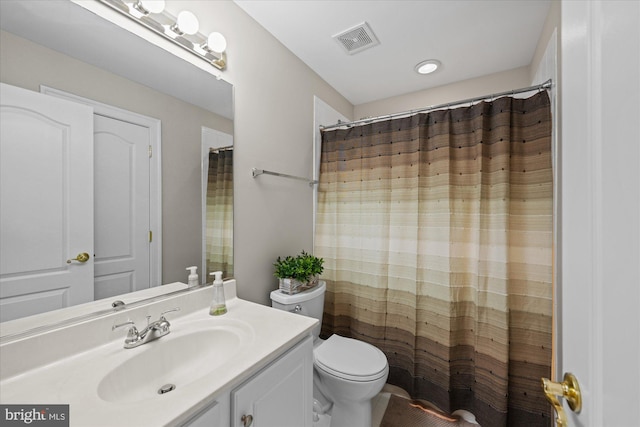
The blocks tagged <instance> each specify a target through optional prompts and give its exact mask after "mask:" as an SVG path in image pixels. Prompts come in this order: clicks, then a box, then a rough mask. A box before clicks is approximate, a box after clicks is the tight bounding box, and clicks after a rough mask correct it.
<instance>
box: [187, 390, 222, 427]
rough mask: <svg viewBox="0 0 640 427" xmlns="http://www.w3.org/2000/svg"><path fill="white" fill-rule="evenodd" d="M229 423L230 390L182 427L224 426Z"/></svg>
mask: <svg viewBox="0 0 640 427" xmlns="http://www.w3.org/2000/svg"><path fill="white" fill-rule="evenodd" d="M228 425H229V392H228V391H227V392H226V393H225V394H222V395H221V396H219V397H218V398H217V399H216V400H214V401H213V402H211V403H210V404H209V405H207V406H206V407H205V408H204V409H202V410H200V412H198V413H196V414H195V415H194V416H193V417H192V418H190V419H189V420H188V421H186V422H185V423H184V424H181V426H180V427H222V426H228Z"/></svg>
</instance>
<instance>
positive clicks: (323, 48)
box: [234, 0, 551, 105]
mask: <svg viewBox="0 0 640 427" xmlns="http://www.w3.org/2000/svg"><path fill="white" fill-rule="evenodd" d="M234 1H235V3H236V4H237V5H238V6H240V7H241V8H242V9H243V10H244V11H245V12H247V13H248V14H249V15H250V16H251V17H253V19H255V20H256V21H257V22H258V23H259V24H261V25H262V26H263V27H264V28H266V29H267V31H269V32H270V33H271V34H273V35H274V36H275V37H276V38H277V39H278V40H279V41H280V42H281V43H282V44H284V45H285V46H286V47H287V48H288V49H289V50H291V51H292V52H293V53H294V54H295V55H296V56H298V57H299V58H300V59H301V60H302V61H304V62H305V63H306V64H307V65H308V66H309V67H310V68H311V69H313V70H314V71H315V72H316V73H317V74H318V75H319V76H320V77H322V78H323V79H324V80H325V81H326V82H327V83H329V84H330V85H331V86H332V87H334V88H335V89H336V90H337V91H338V92H340V93H341V94H342V95H343V96H344V97H345V98H347V99H348V100H349V101H350V102H351V103H352V104H354V105H360V104H363V103H367V102H371V101H375V100H378V99H384V98H388V97H391V96H396V95H401V94H405V93H411V92H415V91H419V90H424V89H429V88H432V87H436V86H442V85H445V84H449V83H453V82H457V81H461V80H466V79H470V78H474V77H479V76H483V75H487V74H492V73H496V72H500V71H506V70H511V69H514V68H519V67H523V66H528V65H529V64H530V63H531V60H532V59H533V55H534V53H535V49H536V46H537V43H538V39H539V38H540V35H541V33H542V28H543V26H544V22H545V19H546V17H547V13H548V12H549V7H550V4H551V0H497V1H496V0H492V1H490V0H422V1H420V0H412V1H410V0H395V1H390V0H375V1H372V0H368V1H365V0H336V1H333V0H306V1H291V0H234ZM362 22H367V23H368V24H369V26H370V27H371V29H372V30H373V32H374V34H375V36H376V37H377V38H378V39H379V41H380V44H379V45H377V46H374V47H371V48H369V49H366V50H363V51H361V52H359V53H355V54H352V55H349V54H347V53H346V52H345V50H344V49H343V47H342V46H341V45H340V44H339V43H338V42H337V41H336V40H334V39H333V38H332V36H334V35H336V34H339V33H342V32H343V31H345V30H348V29H350V28H351V27H354V26H356V25H359V24H361V23H362ZM426 59H437V60H439V61H440V62H441V63H442V66H441V68H440V69H438V70H437V71H436V72H435V73H433V74H429V75H419V74H417V73H416V72H415V71H414V67H415V66H416V65H417V64H418V63H419V62H421V61H423V60H426Z"/></svg>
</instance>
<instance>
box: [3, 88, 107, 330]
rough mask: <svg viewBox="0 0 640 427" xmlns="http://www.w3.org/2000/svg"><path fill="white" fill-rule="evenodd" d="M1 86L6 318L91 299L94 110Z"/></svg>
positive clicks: (4, 296) (4, 312)
mask: <svg viewBox="0 0 640 427" xmlns="http://www.w3.org/2000/svg"><path fill="white" fill-rule="evenodd" d="M0 85H1V86H0V104H1V107H0V108H1V110H0V111H1V112H0V114H1V115H0V132H1V135H0V143H1V146H0V174H1V176H0V201H1V203H0V230H1V237H0V308H1V309H0V320H2V321H5V320H11V319H16V318H19V317H24V316H28V315H31V314H37V313H40V312H43V311H49V310H53V309H57V308H63V307H67V306H70V305H73V304H79V303H83V302H88V301H92V300H93V265H94V263H93V163H92V162H91V161H90V159H93V145H92V144H90V143H89V144H88V143H87V141H91V139H92V138H93V136H92V133H93V110H92V109H91V108H90V107H87V106H83V105H77V104H74V103H71V102H68V101H64V100H60V99H54V98H51V97H48V96H45V95H42V94H39V93H36V92H32V91H29V90H26V89H21V88H17V87H14V86H9V85H6V84H0ZM80 253H87V254H89V255H90V258H89V259H88V260H87V261H85V262H79V261H71V259H72V258H76V257H77V255H78V254H80ZM67 260H70V261H69V262H67Z"/></svg>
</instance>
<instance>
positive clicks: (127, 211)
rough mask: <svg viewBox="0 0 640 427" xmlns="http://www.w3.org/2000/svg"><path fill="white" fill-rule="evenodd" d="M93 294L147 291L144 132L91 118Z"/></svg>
mask: <svg viewBox="0 0 640 427" xmlns="http://www.w3.org/2000/svg"><path fill="white" fill-rule="evenodd" d="M94 127H95V130H94V144H95V162H94V164H95V225H96V226H95V242H96V248H95V265H96V267H95V279H96V280H95V294H96V295H95V296H96V299H99V298H106V297H110V296H113V295H119V294H122V293H126V292H132V291H136V290H139V289H144V288H148V287H149V230H150V226H149V139H150V136H149V128H147V127H143V126H138V125H135V124H132V123H128V122H125V121H122V120H118V119H114V118H111V117H103V116H100V115H96V116H95V121H94Z"/></svg>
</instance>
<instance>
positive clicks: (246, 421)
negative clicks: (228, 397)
mask: <svg viewBox="0 0 640 427" xmlns="http://www.w3.org/2000/svg"><path fill="white" fill-rule="evenodd" d="M240 421H242V425H243V426H244V427H249V426H250V425H251V424H253V416H252V415H243V416H242V418H240Z"/></svg>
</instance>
